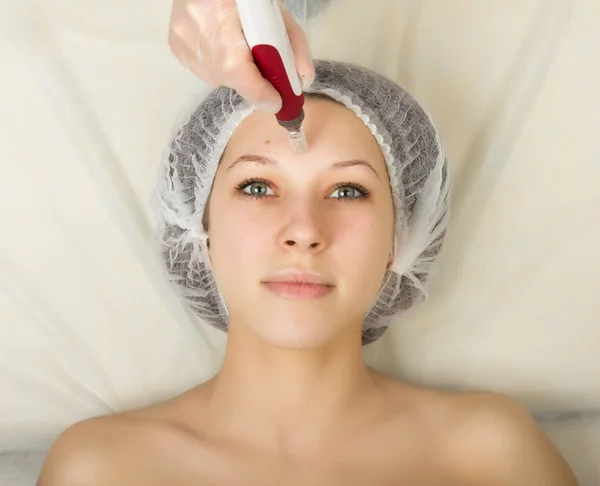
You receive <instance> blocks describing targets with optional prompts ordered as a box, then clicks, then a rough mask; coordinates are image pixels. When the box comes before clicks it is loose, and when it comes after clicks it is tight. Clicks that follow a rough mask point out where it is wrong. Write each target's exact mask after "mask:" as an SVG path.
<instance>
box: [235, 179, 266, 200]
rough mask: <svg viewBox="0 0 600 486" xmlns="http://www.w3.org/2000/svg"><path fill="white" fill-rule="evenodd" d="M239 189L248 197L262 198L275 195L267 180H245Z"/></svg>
mask: <svg viewBox="0 0 600 486" xmlns="http://www.w3.org/2000/svg"><path fill="white" fill-rule="evenodd" d="M238 190H239V191H240V192H241V193H242V194H243V195H244V196H247V197H253V198H262V197H265V196H273V195H274V194H275V193H274V192H273V190H272V189H271V187H270V186H269V184H268V182H266V181H253V180H248V181H243V182H242V183H240V184H239V185H238Z"/></svg>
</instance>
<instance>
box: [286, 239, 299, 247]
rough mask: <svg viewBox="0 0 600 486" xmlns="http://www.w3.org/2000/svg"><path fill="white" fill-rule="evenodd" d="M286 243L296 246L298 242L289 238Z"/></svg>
mask: <svg viewBox="0 0 600 486" xmlns="http://www.w3.org/2000/svg"><path fill="white" fill-rule="evenodd" d="M285 244H286V245H288V246H294V245H295V244H296V242H295V241H292V240H287V241H286V242H285Z"/></svg>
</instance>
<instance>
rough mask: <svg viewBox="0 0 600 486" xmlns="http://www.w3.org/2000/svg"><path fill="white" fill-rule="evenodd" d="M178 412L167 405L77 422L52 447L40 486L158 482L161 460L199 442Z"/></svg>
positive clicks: (160, 475) (39, 481)
mask: <svg viewBox="0 0 600 486" xmlns="http://www.w3.org/2000/svg"><path fill="white" fill-rule="evenodd" d="M175 403H176V402H175ZM173 412H177V409H176V408H174V407H173V405H171V404H168V405H161V406H157V407H151V408H148V409H141V410H138V411H134V412H128V413H122V414H115V415H109V416H104V417H97V418H93V419H88V420H84V421H82V422H79V423H77V424H75V425H72V426H71V427H69V428H68V429H67V430H65V431H64V432H63V433H62V434H61V435H60V437H59V438H58V439H57V440H56V442H55V443H54V444H53V446H52V448H51V449H50V451H49V453H48V455H47V457H46V461H45V463H44V465H43V467H42V471H41V473H40V477H39V479H38V483H37V486H55V485H60V486H70V485H81V484H86V485H89V486H94V485H106V484H110V485H111V486H120V485H127V486H129V485H131V484H155V483H156V481H158V480H159V479H158V478H160V477H162V474H163V471H161V470H160V464H164V463H165V462H169V461H171V460H172V461H173V462H174V461H175V460H176V459H177V458H178V457H181V456H180V455H179V451H182V450H185V451H188V450H189V451H194V449H195V446H196V444H197V443H198V440H197V437H194V436H193V433H192V432H191V431H189V430H186V429H185V428H184V427H182V426H181V424H180V423H179V422H178V421H177V420H173V419H172V417H173V415H174V413H173ZM171 456H173V457H171ZM162 459H168V460H167V461H163V460H162Z"/></svg>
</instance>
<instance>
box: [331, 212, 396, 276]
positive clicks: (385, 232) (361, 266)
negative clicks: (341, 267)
mask: <svg viewBox="0 0 600 486" xmlns="http://www.w3.org/2000/svg"><path fill="white" fill-rule="evenodd" d="M338 224H339V226H338V229H337V231H336V233H337V238H338V241H339V245H340V247H341V248H343V253H344V255H345V257H346V258H348V259H349V261H351V262H352V265H350V266H349V268H352V269H354V270H355V271H356V272H357V273H358V272H361V273H364V272H368V273H369V274H371V273H372V272H374V273H376V274H379V273H380V272H381V269H382V268H383V269H385V265H386V264H387V261H388V258H389V253H390V251H391V249H392V242H393V219H392V215H391V214H383V212H372V211H365V212H364V213H362V212H358V211H357V212H355V213H354V214H352V215H351V220H348V221H338Z"/></svg>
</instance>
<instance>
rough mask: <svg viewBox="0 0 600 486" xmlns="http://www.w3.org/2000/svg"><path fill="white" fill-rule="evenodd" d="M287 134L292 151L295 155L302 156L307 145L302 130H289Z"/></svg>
mask: <svg viewBox="0 0 600 486" xmlns="http://www.w3.org/2000/svg"><path fill="white" fill-rule="evenodd" d="M288 133H289V137H290V144H291V145H292V151H293V152H294V153H295V154H302V153H304V152H306V149H307V144H306V135H305V133H304V129H303V128H302V127H300V128H298V130H291V131H289V132H288Z"/></svg>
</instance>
